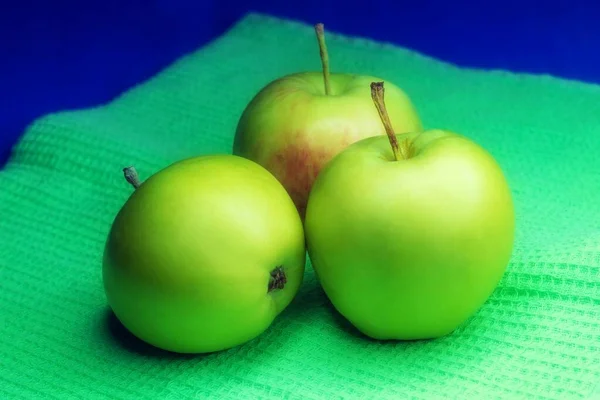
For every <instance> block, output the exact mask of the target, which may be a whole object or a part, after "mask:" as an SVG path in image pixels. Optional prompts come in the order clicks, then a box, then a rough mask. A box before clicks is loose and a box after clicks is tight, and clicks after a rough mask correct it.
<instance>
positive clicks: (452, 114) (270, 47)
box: [0, 14, 600, 399]
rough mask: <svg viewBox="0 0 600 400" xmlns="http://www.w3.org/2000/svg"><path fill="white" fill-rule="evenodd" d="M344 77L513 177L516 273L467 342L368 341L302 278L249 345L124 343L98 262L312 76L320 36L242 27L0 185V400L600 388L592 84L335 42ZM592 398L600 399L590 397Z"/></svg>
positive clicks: (18, 155)
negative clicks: (470, 144) (168, 173)
mask: <svg viewBox="0 0 600 400" xmlns="http://www.w3.org/2000/svg"><path fill="white" fill-rule="evenodd" d="M327 40H328V42H327V43H328V48H329V52H330V58H331V68H332V71H333V72H354V73H360V74H370V75H376V76H380V77H382V78H384V79H389V80H391V81H393V82H395V83H396V84H398V85H399V86H401V87H402V88H404V89H405V90H406V92H407V93H408V94H409V95H410V96H411V98H412V99H413V101H414V103H415V105H416V106H417V108H418V110H419V113H420V115H421V117H422V119H423V122H424V125H425V126H426V127H428V128H434V127H437V128H446V129H450V130H454V131H457V132H460V133H462V134H464V135H467V136H469V137H471V138H472V139H473V140H475V141H477V142H479V143H480V144H481V145H483V146H484V147H485V148H486V149H488V150H489V151H490V152H491V153H492V154H493V155H494V156H495V157H496V159H497V160H498V162H499V163H500V164H501V165H502V167H503V169H504V170H505V172H506V176H507V178H508V180H509V183H510V185H511V188H512V190H513V193H514V200H515V204H516V211H517V237H516V245H515V251H514V255H513V258H512V260H511V263H510V265H509V267H508V270H507V272H506V274H505V276H504V278H503V279H502V281H501V283H500V285H499V286H498V288H497V290H496V291H495V292H494V294H493V295H492V297H491V298H490V299H489V301H488V302H487V303H486V304H485V305H484V306H483V307H482V308H481V309H480V310H479V312H478V313H477V314H476V315H475V316H474V317H473V318H471V319H470V320H469V321H468V322H467V323H465V324H464V325H463V326H461V327H460V329H458V330H457V331H456V332H454V333H453V334H452V335H449V336H447V337H444V338H441V339H438V340H432V341H419V342H409V343H403V342H386V343H379V342H376V341H372V340H369V339H366V338H364V337H361V336H360V335H358V334H356V333H355V332H354V330H352V329H351V328H349V326H348V324H347V323H345V322H344V321H343V319H342V318H340V317H339V316H338V315H337V314H336V313H335V312H333V311H332V309H331V307H330V306H329V304H328V302H327V300H326V297H325V296H324V294H323V292H322V290H321V289H320V288H319V285H318V283H317V282H316V280H315V278H314V274H313V272H312V270H311V267H310V266H308V268H307V272H306V279H305V283H304V285H303V288H302V289H301V292H300V293H299V295H298V297H297V298H296V299H295V301H294V303H293V304H292V305H291V306H290V307H289V308H288V309H287V310H286V311H285V312H284V313H283V314H282V315H281V316H280V317H279V318H278V319H277V321H276V322H275V323H274V325H273V326H272V327H271V328H270V329H269V330H268V331H267V332H265V333H264V334H263V335H261V336H260V337H259V338H257V339H256V340H254V341H252V342H250V343H247V344H245V345H243V346H240V347H238V348H235V349H232V350H229V351H225V352H221V353H217V354H211V355H205V356H178V355H173V354H167V353H164V352H161V351H158V350H154V349H152V348H150V347H148V346H146V345H144V344H143V343H140V342H139V341H137V340H136V339H134V338H132V337H131V336H130V335H128V334H127V332H126V331H125V330H124V329H123V328H122V327H121V326H120V325H119V324H118V323H117V322H116V321H115V319H114V317H111V314H110V312H109V310H108V307H107V305H106V300H105V297H104V292H103V288H102V279H101V256H102V250H103V246H104V241H105V238H106V235H107V233H108V230H109V227H110V223H111V222H112V219H113V218H114V215H115V214H116V212H117V211H118V210H119V208H120V207H121V205H122V204H123V202H124V201H125V200H126V199H127V197H128V196H129V194H130V193H131V188H130V187H129V186H128V184H127V183H126V182H125V181H124V179H123V176H122V173H121V168H122V167H124V166H126V165H131V164H133V165H135V166H136V168H137V170H138V171H139V172H140V175H141V178H142V179H145V178H147V177H148V176H149V175H150V174H152V173H154V172H156V171H158V170H159V169H160V168H162V167H164V166H166V165H168V164H169V163H171V162H173V161H176V160H178V159H181V158H183V157H187V156H191V155H198V154H208V153H215V152H218V153H227V152H230V151H231V144H232V139H233V135H234V130H235V126H236V123H237V120H238V118H239V116H240V114H241V112H242V110H243V108H244V106H245V105H246V104H247V102H248V101H249V100H250V99H251V98H252V96H253V95H254V94H255V93H256V92H257V91H258V90H259V89H260V88H261V87H263V86H264V85H265V84H266V83H267V82H269V81H271V80H273V79H275V78H277V77H279V76H281V75H283V74H287V73H292V72H296V71H301V70H318V69H319V68H320V61H319V58H318V48H317V47H316V46H317V45H316V39H315V36H314V31H313V29H312V27H310V26H306V25H303V24H299V23H296V22H292V21H285V20H280V19H275V18H272V17H269V16H266V15H260V14H249V15H248V16H247V17H245V18H244V19H243V20H241V21H240V22H239V23H238V24H236V25H235V26H234V27H233V28H232V29H231V30H230V31H229V32H227V33H226V34H225V35H223V36H222V37H220V38H218V39H217V40H215V41H214V42H212V43H211V44H210V45H208V46H206V47H204V48H202V49H199V50H198V51H196V52H194V53H192V54H189V55H188V56H186V57H184V58H182V59H181V60H178V61H177V62H175V63H174V64H173V65H171V66H170V67H169V68H167V69H166V70H164V71H162V72H161V73H160V74H158V75H157V76H155V77H154V78H152V79H150V80H149V81H147V82H144V83H143V84H141V85H139V86H137V87H134V88H132V89H131V90H129V91H127V92H126V93H124V94H123V95H121V96H119V97H118V98H116V99H115V100H114V101H112V102H111V103H109V104H106V105H102V106H99V107H96V108H93V109H86V110H73V111H66V112H61V113H57V114H52V115H47V116H44V117H42V118H40V119H39V120H37V121H35V122H34V123H33V124H32V125H31V126H30V127H29V128H28V129H27V131H26V132H25V134H24V136H23V138H22V139H21V141H20V142H19V143H18V144H17V146H16V147H15V149H14V152H13V155H12V158H11V159H10V161H9V163H8V165H7V167H6V168H5V169H4V170H2V171H0V398H6V399H12V398H26V399H33V398H60V399H67V398H86V399H92V398H94V399H96V398H98V399H103V398H106V399H187V398H190V399H191V398H197V399H204V398H210V399H258V398H265V399H337V398H348V399H354V398H356V399H359V398H361V399H362V398H369V399H375V398H377V399H404V398H419V399H438V398H461V399H463V398H464V399H470V398H473V399H475V398H477V399H495V398H499V399H509V398H510V399H518V398H523V399H535V398H549V399H580V398H592V396H593V394H592V393H593V392H594V388H595V387H596V385H597V384H598V383H599V382H600V211H599V205H600V158H598V151H600V87H599V86H595V85H589V84H584V83H579V82H573V81H567V80H561V79H557V78H553V77H549V76H532V75H525V74H513V73H509V72H503V71H480V70H467V69H462V68H457V67H456V66H453V65H450V64H447V63H444V62H442V61H439V60H434V59H431V58H429V57H425V56H423V55H420V54H417V53H415V52H412V51H409V50H407V49H403V48H398V47H394V46H391V45H386V44H380V43H376V42H372V41H368V40H364V39H357V38H349V37H344V36H341V35H336V34H333V33H328V34H327ZM596 393H597V395H599V396H600V393H598V388H596Z"/></svg>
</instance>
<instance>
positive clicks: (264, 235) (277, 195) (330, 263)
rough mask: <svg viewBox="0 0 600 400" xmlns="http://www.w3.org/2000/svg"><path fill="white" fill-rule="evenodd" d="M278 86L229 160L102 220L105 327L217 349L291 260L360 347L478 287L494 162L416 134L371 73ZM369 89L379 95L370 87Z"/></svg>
mask: <svg viewBox="0 0 600 400" xmlns="http://www.w3.org/2000/svg"><path fill="white" fill-rule="evenodd" d="M316 32H317V38H318V42H319V45H320V50H321V59H322V65H323V71H322V72H303V73H297V74H293V75H289V76H285V77H282V78H280V79H277V80H276V81H274V82H272V83H270V84H269V85H267V86H266V87H265V88H263V89H262V90H261V91H260V92H259V93H258V94H257V95H256V96H255V97H254V98H253V100H252V101H251V102H250V103H249V104H248V106H247V107H246V109H245V110H244V112H243V114H242V116H241V118H240V121H239V124H238V127H237V132H236V136H235V141H234V144H233V154H229V155H225V154H224V155H204V156H199V157H196V158H192V159H187V160H182V161H180V162H177V163H175V164H173V165H171V166H169V167H167V168H165V169H164V170H162V171H160V172H158V173H156V174H155V175H153V176H152V177H150V178H149V179H148V180H147V181H145V182H144V183H140V182H139V181H138V180H137V177H136V176H135V171H134V169H131V168H126V169H125V171H126V176H127V178H128V180H129V181H130V182H131V183H132V184H133V185H134V187H135V188H136V190H135V191H134V193H133V194H132V196H131V197H130V198H129V200H128V201H127V202H126V204H125V205H124V206H123V208H122V209H121V210H120V212H119V213H118V214H117V216H116V218H115V221H114V223H113V226H112V228H111V232H110V234H109V237H108V240H107V244H106V248H105V253H104V274H103V277H104V287H105V291H106V294H107V298H108V302H109V304H110V306H111V307H112V309H113V311H114V312H115V314H116V316H117V317H118V319H119V320H120V321H121V322H122V323H123V324H124V325H125V326H126V327H127V328H128V329H129V330H130V331H131V332H132V333H133V334H135V335H136V336H137V337H139V338H141V339H142V340H144V341H146V342H148V343H150V344H152V345H154V346H157V347H160V348H163V349H166V350H170V351H175V352H185V353H199V352H210V351H217V350H223V349H227V348H231V347H234V346H237V345H240V344H242V343H245V342H247V341H249V340H251V339H253V338H255V337H257V336H258V335H260V334H262V333H263V332H264V331H265V330H266V329H267V328H268V327H269V326H270V325H271V323H272V322H273V320H274V319H275V318H276V317H277V315H279V314H280V313H281V312H282V311H283V310H284V309H285V308H286V307H287V306H288V305H289V304H290V302H291V301H292V300H293V299H294V297H295V296H296V294H297V292H298V290H299V288H300V286H301V283H302V280H303V275H304V268H305V261H306V250H308V255H309V257H310V259H311V262H312V265H313V268H314V270H315V272H316V275H317V277H318V280H319V282H320V284H321V285H322V287H323V289H324V291H325V293H326V294H327V296H328V298H329V299H330V300H331V302H332V304H333V306H334V307H335V308H336V309H337V310H338V311H339V312H340V313H341V314H342V315H343V316H344V317H345V318H347V319H348V320H349V321H350V322H351V323H352V324H353V325H354V326H355V327H356V328H357V329H358V330H360V331H361V332H362V333H364V334H365V335H367V336H370V337H372V338H376V339H400V340H406V339H426V338H436V337H440V336H443V335H446V334H448V333H450V332H452V331H454V330H455V329H456V328H457V327H458V326H460V325H461V324H463V323H464V322H465V321H466V320H467V319H468V318H469V317H470V316H472V315H473V314H474V313H475V312H476V311H477V309H478V308H480V307H481V306H482V304H483V303H484V302H485V301H486V300H487V298H488V297H489V296H490V295H491V293H492V292H493V290H494V288H495V287H496V285H497V284H498V282H499V280H500V278H501V276H502V274H503V273H504V270H505V268H506V265H507V263H508V261H509V259H510V256H511V253H512V247H513V240H514V228H515V226H514V225H515V222H514V219H515V218H514V210H513V203H512V200H511V194H510V190H509V187H508V184H507V182H506V179H505V177H504V175H503V173H502V170H501V168H500V166H499V165H498V164H497V162H496V161H495V160H494V158H493V157H492V156H491V155H490V154H489V153H488V152H487V151H486V150H485V149H484V148H482V147H481V146H479V145H478V144H476V143H475V142H474V141H472V140H470V139H469V138H467V137H465V136H462V135H459V134H457V133H454V132H450V131H447V130H442V129H433V130H424V129H423V127H422V124H421V121H420V119H419V117H418V114H417V111H416V109H415V107H414V106H413V104H412V102H411V100H410V98H409V97H408V96H407V95H406V93H405V92H404V91H402V90H401V89H400V88H399V87H398V86H396V85H394V84H393V83H391V82H385V83H384V82H383V80H381V79H379V78H377V77H372V76H355V75H349V74H330V72H329V61H328V60H329V59H328V54H327V48H326V45H325V40H324V34H323V26H322V24H317V25H316ZM384 85H385V86H384Z"/></svg>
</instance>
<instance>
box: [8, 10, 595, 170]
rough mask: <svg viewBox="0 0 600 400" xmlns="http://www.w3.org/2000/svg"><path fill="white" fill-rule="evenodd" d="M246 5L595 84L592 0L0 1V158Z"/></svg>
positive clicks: (202, 39) (463, 59)
mask: <svg viewBox="0 0 600 400" xmlns="http://www.w3.org/2000/svg"><path fill="white" fill-rule="evenodd" d="M482 3H484V4H482ZM544 3H545V4H544ZM357 4H366V5H360V6H359V5H357ZM540 4H543V5H540ZM248 11H258V12H265V13H270V14H273V15H276V16H281V17H288V18H294V19H298V20H301V21H305V22H308V23H310V24H314V23H316V22H323V23H325V27H326V29H328V30H332V31H338V32H341V33H346V34H352V35H360V36H367V37H371V38H373V39H376V40H382V41H388V42H392V43H396V44H399V45H402V46H406V47H409V48H412V49H415V50H418V51H421V52H423V53H427V54H429V55H431V56H435V57H438V58H441V59H444V60H446V61H451V62H454V63H457V64H460V65H464V66H470V67H481V68H503V69H510V70H513V71H525V72H532V73H546V74H552V75H556V76H561V77H565V78H570V79H578V80H583V81H588V82H594V83H600V5H596V6H594V5H593V2H592V1H589V2H587V1H586V2H583V1H575V0H574V1H570V2H566V1H565V2H552V1H548V2H540V1H529V0H523V1H519V2H517V1H512V0H507V1H502V2H500V1H480V2H478V1H440V0H422V1H418V0H417V1H392V0H379V1H375V0H370V1H368V2H361V3H351V1H350V0H344V1H342V0H334V1H329V2H327V1H326V0H318V1H316V0H304V1H290V2H287V1H285V0H257V1H254V2H245V3H233V2H225V1H216V0H196V1H193V0H171V1H168V0H154V1H151V0H146V1H141V0H121V1H117V0H103V1H97V0H88V1H85V0H84V1H81V0H79V1H75V0H54V1H48V0H24V1H19V0H11V1H8V2H7V1H5V0H0V57H1V58H0V94H1V96H2V102H1V104H0V105H1V107H0V166H1V165H2V164H3V163H4V162H5V161H6V159H7V157H8V156H9V152H10V148H11V146H12V145H13V144H14V143H15V141H16V140H17V139H18V137H19V135H21V134H22V132H23V130H24V129H25V127H26V126H27V124H29V123H30V122H31V121H32V120H33V119H35V118H36V117H38V116H40V115H42V114H45V113H48V112H53V111H58V110H61V109H67V108H70V109H72V108H81V107H88V106H92V105H95V104H98V103H100V102H106V101H108V100H110V99H111V98H113V97H114V96H116V95H118V94H119V93H120V92H122V91H123V90H126V89H127V88H129V87H130V86H132V85H134V84H136V83H138V82H140V81H142V80H145V79H147V78H149V77H150V76H152V75H153V74H155V73H157V72H158V71H160V70H161V69H162V68H164V67H165V66H167V65H168V64H170V63H171V62H172V61H174V60H175V59H177V58H178V57H180V56H181V55H182V54H184V53H186V52H189V51H193V50H195V49H196V48H198V47H199V46H202V45H203V44H205V43H206V42H208V41H210V40H211V39H213V38H214V37H215V36H217V35H220V34H222V33H224V32H225V30H226V29H227V28H229V27H230V26H231V25H232V24H233V23H235V21H236V20H237V19H239V18H240V17H242V16H243V15H244V14H245V13H246V12H248Z"/></svg>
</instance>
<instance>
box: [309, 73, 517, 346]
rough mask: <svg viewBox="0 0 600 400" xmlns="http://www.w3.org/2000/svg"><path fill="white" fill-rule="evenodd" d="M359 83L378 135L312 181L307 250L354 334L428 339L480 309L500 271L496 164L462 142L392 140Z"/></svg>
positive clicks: (505, 256) (500, 180)
mask: <svg viewBox="0 0 600 400" xmlns="http://www.w3.org/2000/svg"><path fill="white" fill-rule="evenodd" d="M371 86H372V96H373V99H374V101H375V104H376V105H377V108H378V110H379V112H380V114H381V117H382V120H383V121H384V125H385V129H386V132H387V133H388V137H386V136H378V137H372V138H367V139H363V140H361V141H359V142H357V143H354V144H353V145H351V146H349V147H348V148H346V149H345V150H344V151H342V152H341V153H340V154H338V155H337V156H336V157H335V158H334V159H333V160H332V161H331V162H330V163H329V164H328V165H327V166H326V167H325V168H324V169H323V171H322V172H321V173H320V175H319V176H318V177H317V179H316V181H315V183H314V186H313V189H312V192H311V194H310V197H309V201H308V207H307V213H306V219H305V221H304V226H305V235H306V238H307V245H308V253H309V256H310V259H311V261H312V264H313V267H314V270H315V272H316V274H317V277H318V279H319V281H320V283H321V285H322V287H323V289H324V291H325V293H326V294H327V296H328V298H329V299H330V300H331V303H332V304H333V306H334V307H335V308H336V309H337V310H338V311H339V313H340V314H342V315H343V316H344V317H345V318H346V319H347V320H348V321H350V322H351V323H352V324H353V325H354V326H355V327H356V328H357V329H358V330H359V331H361V332H362V333H364V334H365V335H367V336H370V337H372V338H375V339H398V340H411V339H428V338H436V337H440V336H443V335H446V334H449V333H451V332H453V331H454V330H455V329H456V328H457V327H459V326H460V325H461V324H463V323H464V322H465V321H466V320H467V319H468V318H469V317H470V316H472V315H473V314H474V313H475V312H476V311H477V310H478V309H479V308H480V307H481V306H482V305H483V304H484V303H485V301H486V300H487V299H488V298H489V296H490V295H491V294H492V292H493V291H494V289H495V287H496V286H497V284H498V282H499V280H500V279H501V277H502V275H503V273H504V271H505V268H506V266H507V264H508V262H509V260H510V257H511V253H512V248H513V240H514V230H515V215H514V208H513V202H512V198H511V193H510V190H509V186H508V184H507V180H506V179H505V176H504V174H503V172H502V170H501V168H500V166H499V164H498V163H497V162H496V160H495V159H494V158H493V157H492V156H491V154H490V153H489V152H487V151H486V150H485V149H484V148H482V147H481V146H479V145H478V144H476V143H475V142H474V141H472V140H470V139H469V138H467V137H465V136H462V135H460V134H458V133H455V132H450V131H447V130H441V129H434V130H427V131H422V132H412V133H405V134H401V135H396V134H394V132H393V129H392V126H391V124H390V123H389V119H388V118H387V115H386V110H385V104H384V102H383V83H373V84H372V85H371ZM388 139H389V140H388ZM390 144H391V146H390Z"/></svg>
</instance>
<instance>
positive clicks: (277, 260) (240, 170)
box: [103, 155, 306, 353]
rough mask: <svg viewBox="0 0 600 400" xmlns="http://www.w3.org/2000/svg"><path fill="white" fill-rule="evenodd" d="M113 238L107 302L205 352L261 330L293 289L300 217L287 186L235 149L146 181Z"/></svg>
mask: <svg viewBox="0 0 600 400" xmlns="http://www.w3.org/2000/svg"><path fill="white" fill-rule="evenodd" d="M132 171H133V170H132V169H130V168H128V169H126V170H125V172H126V177H127V178H128V181H129V182H130V183H132V185H133V186H134V187H135V188H136V189H135V191H134V192H133V194H132V195H131V197H130V198H129V199H128V200H127V202H126V203H125V204H124V205H123V207H122V208H121V210H120V211H119V212H118V214H117V216H116V218H115V220H114V222H113V224H112V227H111V229H110V233H109V235H108V240H107V242H106V247H105V252H104V262H103V282H104V288H105V292H106V296H107V300H108V304H109V305H110V307H111V308H112V310H113V311H114V313H115V315H116V317H117V318H118V319H119V320H120V321H121V322H122V323H123V325H124V326H125V327H126V328H127V329H128V330H129V331H131V332H132V333H133V334H134V335H135V336H137V337H138V338H140V339H141V340H143V341H145V342H147V343H150V344H151V345H153V346H156V347H158V348H161V349H164V350H168V351H173V352H178V353H206V352H213V351H218V350H224V349H228V348H231V347H235V346H238V345H241V344H243V343H245V342H247V341H249V340H251V339H253V338H255V337H257V336H259V335H260V334H262V333H263V332H264V331H265V330H266V329H267V328H268V327H269V326H270V325H271V323H272V322H273V321H274V319H275V318H276V317H277V316H278V315H279V313H281V312H282V311H283V310H284V309H285V308H286V307H287V306H288V304H289V303H290V302H291V301H292V299H293V298H294V297H295V295H296V293H297V292H298V289H299V287H300V285H301V282H302V279H303V273H304V264H305V259H306V248H305V240H304V231H303V226H302V221H301V219H300V216H299V215H298V211H297V210H296V207H295V206H294V203H293V202H292V200H291V199H290V197H289V195H288V194H287V192H286V191H285V189H284V188H283V186H282V185H281V184H280V183H279V182H278V181H277V179H275V177H273V175H272V174H271V173H269V172H268V171H267V170H266V169H264V168H263V167H261V166H260V165H258V164H256V163H254V162H252V161H250V160H247V159H244V158H242V157H237V156H233V155H207V156H199V157H194V158H190V159H186V160H181V161H178V162H176V163H174V164H172V165H170V166H168V167H166V168H165V169H163V170H161V171H159V172H157V173H156V174H154V175H152V176H151V177H150V178H149V179H147V180H146V181H144V182H143V183H141V184H140V182H139V180H138V179H137V178H136V175H135V174H132Z"/></svg>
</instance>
